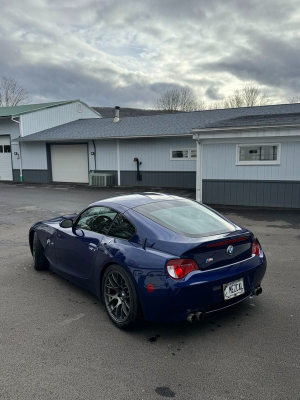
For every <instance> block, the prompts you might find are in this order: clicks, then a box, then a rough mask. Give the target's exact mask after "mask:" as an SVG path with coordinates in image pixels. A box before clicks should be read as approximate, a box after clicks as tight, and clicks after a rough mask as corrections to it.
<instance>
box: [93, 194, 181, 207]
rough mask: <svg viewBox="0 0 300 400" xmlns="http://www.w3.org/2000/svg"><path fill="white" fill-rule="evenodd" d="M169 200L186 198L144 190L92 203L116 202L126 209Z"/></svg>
mask: <svg viewBox="0 0 300 400" xmlns="http://www.w3.org/2000/svg"><path fill="white" fill-rule="evenodd" d="M170 200H187V199H185V198H183V197H179V196H173V195H169V194H164V193H155V192H144V193H138V194H129V195H125V196H116V197H111V198H109V199H104V200H100V201H97V202H95V203H93V205H104V204H105V205H108V204H111V205H113V204H116V205H117V204H118V205H121V206H123V207H125V208H127V209H129V208H134V207H138V206H142V205H144V204H148V203H155V202H157V201H170Z"/></svg>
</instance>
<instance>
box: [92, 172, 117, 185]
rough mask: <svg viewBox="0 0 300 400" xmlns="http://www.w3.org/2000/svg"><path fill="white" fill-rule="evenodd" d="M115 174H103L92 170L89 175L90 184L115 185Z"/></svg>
mask: <svg viewBox="0 0 300 400" xmlns="http://www.w3.org/2000/svg"><path fill="white" fill-rule="evenodd" d="M113 184H114V176H113V175H112V174H102V173H98V172H91V173H90V176H89V185H90V186H113Z"/></svg>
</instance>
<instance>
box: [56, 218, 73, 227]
mask: <svg viewBox="0 0 300 400" xmlns="http://www.w3.org/2000/svg"><path fill="white" fill-rule="evenodd" d="M59 226H61V227H62V228H72V226H73V220H72V219H64V220H63V221H61V223H60V224H59Z"/></svg>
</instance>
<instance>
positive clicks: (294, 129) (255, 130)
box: [192, 125, 300, 141]
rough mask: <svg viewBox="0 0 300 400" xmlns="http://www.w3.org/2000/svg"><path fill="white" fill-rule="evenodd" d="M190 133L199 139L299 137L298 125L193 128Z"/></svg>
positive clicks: (299, 127) (299, 126)
mask: <svg viewBox="0 0 300 400" xmlns="http://www.w3.org/2000/svg"><path fill="white" fill-rule="evenodd" d="M192 133H193V139H196V140H199V141H202V140H216V139H234V138H268V137H293V136H298V137H299V136H300V125H276V126H245V127H225V128H200V129H199V128H195V129H193V130H192Z"/></svg>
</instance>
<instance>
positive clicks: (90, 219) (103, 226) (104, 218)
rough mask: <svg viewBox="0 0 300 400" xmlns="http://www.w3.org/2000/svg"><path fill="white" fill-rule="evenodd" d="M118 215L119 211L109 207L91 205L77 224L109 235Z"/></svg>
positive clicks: (79, 226)
mask: <svg viewBox="0 0 300 400" xmlns="http://www.w3.org/2000/svg"><path fill="white" fill-rule="evenodd" d="M116 215H117V211H114V210H112V209H111V208H108V207H91V208H89V209H88V210H86V211H84V212H83V213H82V214H81V216H80V218H79V220H78V222H77V226H78V228H81V229H85V230H88V231H92V232H96V233H101V234H103V235H107V232H108V231H109V228H110V226H111V224H112V222H113V220H114V218H115V216H116Z"/></svg>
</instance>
